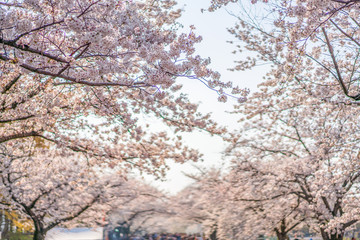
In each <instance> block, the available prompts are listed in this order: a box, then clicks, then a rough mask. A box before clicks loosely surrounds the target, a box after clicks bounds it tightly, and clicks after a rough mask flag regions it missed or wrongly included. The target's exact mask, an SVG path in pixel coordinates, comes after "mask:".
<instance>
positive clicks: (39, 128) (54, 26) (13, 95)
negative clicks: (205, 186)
mask: <svg viewBox="0 0 360 240" xmlns="http://www.w3.org/2000/svg"><path fill="white" fill-rule="evenodd" d="M175 4H176V2H175V1H168V0H166V1H160V0H155V1H154V0H151V1H150V0H144V1H125V0H116V1H115V0H102V1H95V0H94V1H65V0H64V1H51V0H49V1H40V0H39V1H27V0H25V1H16V0H12V1H2V2H0V46H1V47H0V49H1V50H0V76H1V82H0V124H1V127H0V143H1V144H13V143H12V141H16V140H20V139H34V138H41V139H43V140H44V141H45V142H46V143H47V144H49V143H50V142H51V143H53V144H56V145H57V147H60V148H66V149H71V150H73V151H75V152H81V153H83V154H85V155H87V157H88V158H89V162H92V161H94V162H96V161H108V162H112V164H114V163H115V162H116V163H118V162H121V163H123V164H126V167H128V168H133V167H137V168H138V169H140V170H143V171H147V172H157V173H160V174H163V173H164V170H165V168H164V162H165V159H169V158H171V159H175V161H179V162H182V161H185V160H196V159H198V157H199V155H198V153H197V152H196V151H194V150H191V149H188V148H187V147H184V146H183V145H182V144H181V141H180V140H179V138H180V137H179V138H174V139H170V138H169V137H168V136H167V133H166V131H162V132H159V131H158V132H156V131H154V130H149V128H150V127H151V126H150V123H149V122H148V119H152V118H153V117H155V118H159V119H161V120H162V122H163V123H165V125H168V126H170V127H171V128H172V129H173V130H174V131H175V132H179V131H192V130H194V129H196V128H197V129H203V130H205V131H208V132H211V133H219V132H221V131H222V129H219V128H218V127H217V126H216V124H215V123H214V122H213V121H211V120H210V119H209V115H203V114H200V113H197V105H196V104H192V103H190V102H189V100H188V98H187V97H186V95H184V94H182V93H180V92H179V90H180V89H181V84H180V80H185V79H197V80H200V81H202V82H203V83H205V84H207V85H208V86H209V87H211V89H213V90H215V91H216V92H217V93H218V94H219V99H220V100H221V101H225V100H226V97H227V95H226V93H225V92H226V91H225V90H226V89H232V92H233V94H235V95H236V94H240V95H239V96H240V97H239V98H240V99H242V98H243V97H245V95H246V91H242V90H240V89H238V88H232V86H231V84H230V83H223V82H221V81H220V80H219V77H220V76H219V74H218V73H217V72H214V71H212V70H210V69H208V67H207V66H208V64H209V63H210V61H209V60H208V59H202V58H201V57H199V56H195V55H194V51H195V48H194V44H195V43H197V42H199V41H200V40H201V37H199V36H196V35H195V33H194V32H193V30H191V31H190V32H189V33H188V34H181V35H177V33H176V28H177V27H176V24H175V21H176V19H177V18H178V17H179V16H180V14H181V12H180V10H174V9H173V6H174V5H175ZM177 79H178V80H177ZM139 119H143V120H139Z"/></svg>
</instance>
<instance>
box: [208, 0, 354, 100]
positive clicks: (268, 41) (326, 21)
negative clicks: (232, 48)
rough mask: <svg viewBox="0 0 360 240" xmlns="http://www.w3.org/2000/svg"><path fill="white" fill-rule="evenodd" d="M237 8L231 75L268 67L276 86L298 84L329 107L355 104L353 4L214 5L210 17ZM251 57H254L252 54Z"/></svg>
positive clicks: (315, 2) (215, 2) (285, 2)
mask: <svg viewBox="0 0 360 240" xmlns="http://www.w3.org/2000/svg"><path fill="white" fill-rule="evenodd" d="M230 2H238V5H239V6H241V7H240V8H239V9H240V10H239V11H238V12H236V10H234V11H232V14H234V16H235V17H236V18H237V19H238V23H237V24H236V26H235V27H233V28H230V29H229V31H230V33H232V34H233V35H234V37H235V38H236V39H238V40H240V44H238V45H237V47H238V48H239V49H238V50H239V51H236V52H240V51H242V50H245V51H246V52H248V53H249V55H248V56H247V58H246V59H240V60H239V61H238V62H237V64H236V66H235V67H234V68H233V69H234V70H245V69H249V68H253V67H255V66H257V65H262V64H266V63H269V64H271V65H273V66H274V67H273V68H271V71H270V72H269V76H271V78H272V79H273V80H274V81H275V79H276V81H279V82H286V81H296V82H298V83H299V84H300V85H302V86H303V87H304V88H306V89H307V90H308V91H309V92H311V93H312V94H316V96H318V97H319V98H322V99H324V100H327V101H330V100H332V101H345V102H347V103H352V104H357V103H356V102H354V100H355V101H357V100H359V92H360V91H359V88H358V84H359V72H358V70H357V69H359V61H358V59H359V56H358V54H359V49H360V48H359V47H360V44H359V36H360V35H359V34H360V24H359V22H358V18H359V4H360V2H359V1H357V0H355V1H352V0H350V1H341V0H340V1H338V0H330V1H285V0H284V1H263V2H257V1H256V0H254V1H251V3H256V4H250V1H249V4H247V3H246V2H240V1H236V0H224V1H212V3H211V4H212V5H211V7H210V10H211V11H213V10H215V9H217V8H219V7H221V6H222V5H226V4H229V3H230ZM251 52H252V53H251Z"/></svg>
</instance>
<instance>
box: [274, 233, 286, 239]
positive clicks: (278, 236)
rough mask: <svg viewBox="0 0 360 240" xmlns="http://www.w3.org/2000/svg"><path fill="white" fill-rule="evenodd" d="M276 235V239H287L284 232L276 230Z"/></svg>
mask: <svg viewBox="0 0 360 240" xmlns="http://www.w3.org/2000/svg"><path fill="white" fill-rule="evenodd" d="M276 237H277V239H278V240H287V239H288V236H287V234H286V233H282V232H278V231H276Z"/></svg>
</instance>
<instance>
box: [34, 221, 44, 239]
mask: <svg viewBox="0 0 360 240" xmlns="http://www.w3.org/2000/svg"><path fill="white" fill-rule="evenodd" d="M33 223H34V228H35V231H34V236H33V240H45V236H46V231H45V229H44V226H43V224H42V223H41V221H39V220H37V219H34V218H33Z"/></svg>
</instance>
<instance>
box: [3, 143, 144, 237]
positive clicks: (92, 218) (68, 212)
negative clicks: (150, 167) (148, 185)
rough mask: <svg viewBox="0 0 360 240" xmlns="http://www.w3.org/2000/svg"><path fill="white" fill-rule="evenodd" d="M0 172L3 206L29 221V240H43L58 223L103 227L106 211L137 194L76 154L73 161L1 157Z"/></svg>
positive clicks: (38, 156)
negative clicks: (5, 203) (30, 230)
mask: <svg viewBox="0 0 360 240" xmlns="http://www.w3.org/2000/svg"><path fill="white" fill-rule="evenodd" d="M19 145H20V144H19ZM21 146H23V144H22V145H20V147H21ZM2 150H3V152H6V149H2ZM10 152H11V153H14V151H10ZM0 172H1V174H0V176H1V187H0V192H1V194H2V198H3V199H4V200H5V202H8V203H9V204H8V205H3V206H2V207H3V208H5V209H8V210H15V211H17V212H19V213H21V214H22V215H23V216H24V217H26V219H29V220H30V221H31V222H32V223H33V227H34V238H33V239H34V240H43V239H45V236H46V233H47V232H48V231H49V230H51V229H52V228H54V227H56V226H59V225H62V226H64V225H65V226H71V227H74V226H76V225H79V224H80V225H84V224H86V225H87V226H90V225H91V226H95V225H99V224H102V225H103V224H105V222H104V218H105V217H106V212H107V211H109V209H111V208H112V207H114V205H115V204H116V205H121V204H124V203H126V202H128V201H131V200H132V199H134V198H135V196H136V195H137V192H136V189H134V185H136V184H135V183H132V181H130V180H129V181H126V179H125V178H124V174H123V173H121V172H120V173H119V172H116V171H114V170H111V171H110V170H109V169H104V168H100V167H94V166H90V165H89V164H88V162H87V161H86V159H84V158H81V157H79V156H78V158H77V159H76V161H75V160H74V159H72V158H62V157H59V154H58V153H56V152H52V153H51V154H49V153H48V152H47V153H46V154H35V155H12V156H9V155H8V154H7V155H5V154H1V166H0Z"/></svg>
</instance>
